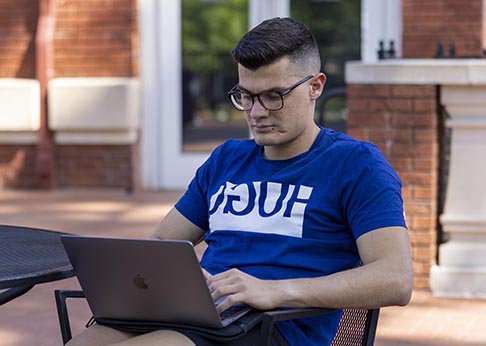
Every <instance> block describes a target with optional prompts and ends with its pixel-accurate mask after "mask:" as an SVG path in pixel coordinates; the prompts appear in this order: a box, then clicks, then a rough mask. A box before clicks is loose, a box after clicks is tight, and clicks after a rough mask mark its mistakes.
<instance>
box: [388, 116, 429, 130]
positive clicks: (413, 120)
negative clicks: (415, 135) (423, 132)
mask: <svg viewBox="0 0 486 346" xmlns="http://www.w3.org/2000/svg"><path fill="white" fill-rule="evenodd" d="M391 124H392V126H394V127H397V128H423V127H426V128H435V127H436V126H437V114H436V113H432V112H431V113H409V114H407V113H397V114H392V117H391Z"/></svg>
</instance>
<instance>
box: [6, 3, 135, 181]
mask: <svg viewBox="0 0 486 346" xmlns="http://www.w3.org/2000/svg"><path fill="white" fill-rule="evenodd" d="M54 1H55V5H56V25H55V34H54V77H56V78H58V77H104V76H106V77H132V76H136V75H137V74H138V72H137V71H138V66H137V61H138V32H137V16H138V15H137V0H54ZM38 15H39V8H38V1H36V0H0V78H6V77H9V78H36V73H35V72H36V71H35V68H36V67H35V66H36V63H35V35H36V31H37V19H38ZM1 116H2V108H1V105H0V117H1ZM0 130H1V129H0ZM18 148H19V147H18V146H11V145H5V144H0V180H2V181H3V182H2V183H0V186H3V187H13V188H35V187H37V186H38V184H37V179H36V177H35V171H34V168H35V167H34V162H35V160H34V159H35V150H36V146H35V145H33V146H29V147H28V150H26V151H25V152H26V153H28V155H27V158H28V160H22V161H21V162H23V164H24V165H25V166H24V167H17V168H16V170H17V171H21V172H23V173H22V174H21V175H19V174H16V175H15V176H17V177H18V176H21V177H23V178H22V179H20V180H9V181H8V182H7V180H5V179H2V176H5V174H6V172H10V175H12V172H13V171H12V169H11V168H8V167H9V165H10V162H11V160H12V159H13V157H14V156H15V152H16V151H17V149H18ZM75 150H76V152H75V153H73V147H72V146H65V145H57V148H55V151H56V152H55V166H56V172H55V181H54V186H55V187H56V186H58V187H127V186H129V185H131V184H130V181H131V177H130V175H131V174H132V171H131V160H132V155H131V147H130V146H126V145H114V146H106V145H89V146H79V147H76V149H75ZM27 162H28V163H27Z"/></svg>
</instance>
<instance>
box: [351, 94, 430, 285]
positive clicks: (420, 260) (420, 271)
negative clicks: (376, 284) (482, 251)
mask: <svg viewBox="0 0 486 346" xmlns="http://www.w3.org/2000/svg"><path fill="white" fill-rule="evenodd" d="M347 107H348V109H349V115H348V124H347V125H348V133H349V134H350V135H351V136H353V137H355V138H358V139H362V140H367V141H371V142H373V143H374V144H376V145H377V146H378V147H379V148H380V150H381V151H382V152H383V153H384V155H385V156H386V157H387V159H388V160H389V162H390V163H391V164H392V166H393V167H394V168H395V169H396V171H397V173H398V175H399V176H400V178H401V179H402V182H403V198H404V205H405V212H406V215H407V224H408V227H409V233H410V238H411V243H412V251H413V252H412V257H413V265H414V272H415V287H416V288H418V289H429V273H430V268H431V265H432V264H433V263H434V262H435V256H436V253H437V245H436V244H437V230H436V225H437V200H438V176H437V171H438V162H439V161H438V130H437V128H438V116H437V112H438V102H437V91H436V87H435V86H418V85H348V96H347Z"/></svg>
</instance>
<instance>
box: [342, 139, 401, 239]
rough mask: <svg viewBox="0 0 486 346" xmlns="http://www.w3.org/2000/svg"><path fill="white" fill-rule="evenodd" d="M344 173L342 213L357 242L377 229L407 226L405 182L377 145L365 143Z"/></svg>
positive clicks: (353, 155) (345, 167) (355, 153)
mask: <svg viewBox="0 0 486 346" xmlns="http://www.w3.org/2000/svg"><path fill="white" fill-rule="evenodd" d="M344 170H345V172H343V177H344V178H343V181H342V186H341V198H340V201H341V204H342V205H341V208H342V209H341V210H343V211H344V214H345V219H346V220H347V222H348V224H349V226H350V228H351V230H352V232H353V234H354V236H355V238H356V239H357V238H359V237H360V236H361V235H363V234H365V233H367V232H369V231H372V230H374V229H377V228H382V227H389V226H403V227H406V222H405V215H404V210H403V199H402V195H401V190H402V183H401V180H400V178H399V177H398V175H397V174H396V172H395V171H394V169H393V168H392V167H391V165H390V164H389V163H388V162H387V160H386V159H385V157H384V156H383V155H382V153H381V152H380V151H379V150H378V149H377V148H376V147H375V146H374V145H372V144H369V143H362V144H361V146H360V147H359V148H358V149H356V150H355V151H354V152H353V154H352V155H351V156H350V157H349V158H348V160H347V163H346V165H345V166H344Z"/></svg>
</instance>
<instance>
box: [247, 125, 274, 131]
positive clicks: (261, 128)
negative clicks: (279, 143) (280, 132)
mask: <svg viewBox="0 0 486 346" xmlns="http://www.w3.org/2000/svg"><path fill="white" fill-rule="evenodd" d="M252 127H253V128H254V129H255V130H257V131H272V130H273V129H274V126H273V125H262V124H256V125H252Z"/></svg>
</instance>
